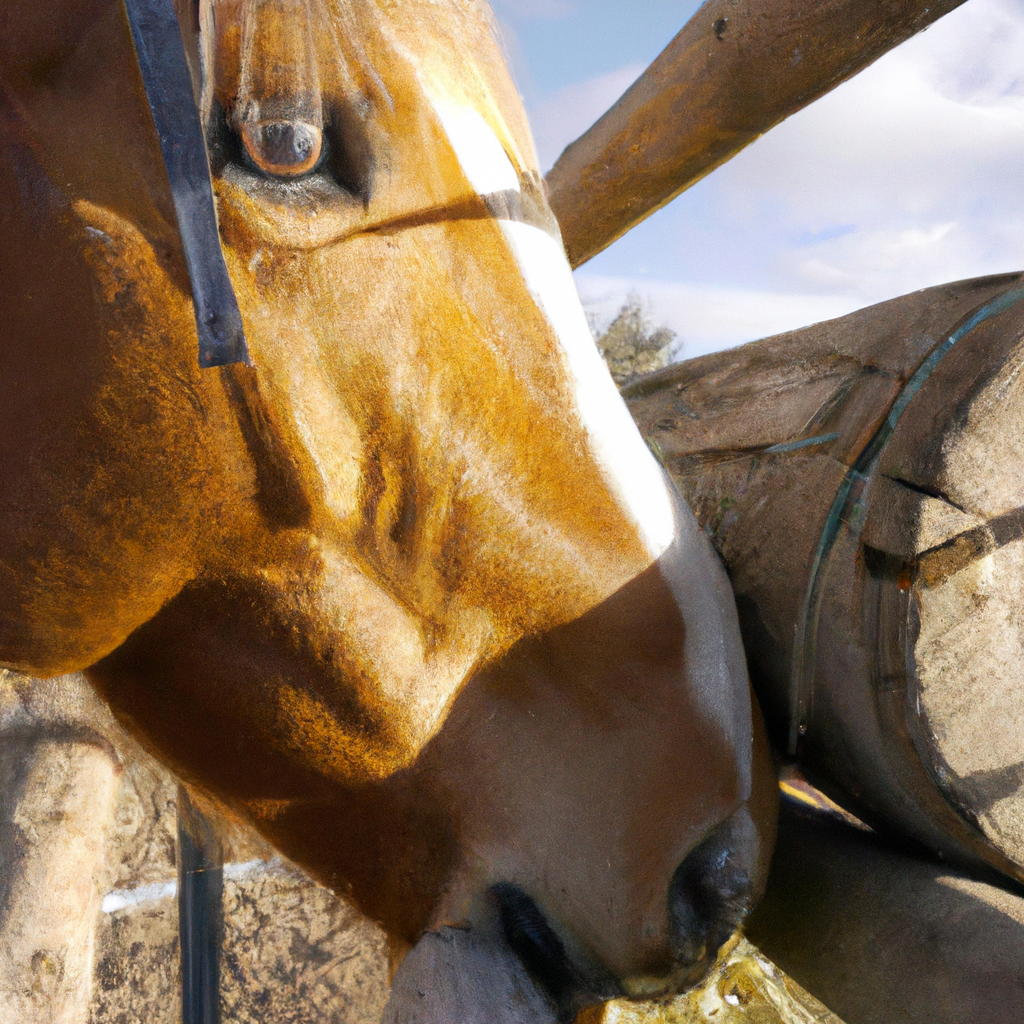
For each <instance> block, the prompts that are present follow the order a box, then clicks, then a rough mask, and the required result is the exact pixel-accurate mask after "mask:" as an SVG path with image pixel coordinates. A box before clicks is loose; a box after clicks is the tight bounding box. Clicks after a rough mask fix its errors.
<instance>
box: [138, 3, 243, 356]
mask: <svg viewBox="0 0 1024 1024" xmlns="http://www.w3.org/2000/svg"><path fill="white" fill-rule="evenodd" d="M124 4H125V8H126V9H127V11H128V21H129V23H130V24H131V28H132V39H133V40H134V42H135V53H136V57H137V59H138V62H139V70H140V71H141V72H142V81H143V83H144V84H145V87H146V98H147V100H149V109H150V111H151V112H152V114H153V124H154V125H155V127H156V132H157V135H158V136H159V137H160V149H161V150H162V152H163V156H164V165H165V167H166V168H167V177H168V178H169V179H170V183H171V195H172V196H173V198H174V212H175V214H176V216H177V218H178V231H179V232H180V234H181V241H182V245H183V246H184V250H185V263H186V265H187V267H188V276H189V280H190V281H191V283H192V302H193V304H194V306H195V312H196V329H197V330H198V332H199V365H200V366H226V365H227V364H229V363H248V362H249V350H248V347H247V345H246V343H245V332H244V331H243V329H242V314H241V313H240V312H239V309H238V299H237V298H236V297H235V290H234V288H233V287H232V285H231V279H230V278H229V277H228V268H227V265H226V264H225V262H224V253H223V252H222V251H221V247H220V234H219V232H218V230H217V214H216V211H215V209H214V205H213V186H212V185H211V183H210V163H209V159H208V158H207V154H206V141H205V139H204V137H203V128H202V124H201V122H200V119H199V110H198V109H197V107H196V101H195V96H194V95H193V93H192V80H191V77H190V76H189V70H188V63H187V61H186V59H185V47H184V44H183V43H182V40H181V32H180V29H179V28H178V18H177V14H176V13H175V10H174V3H173V0H124Z"/></svg>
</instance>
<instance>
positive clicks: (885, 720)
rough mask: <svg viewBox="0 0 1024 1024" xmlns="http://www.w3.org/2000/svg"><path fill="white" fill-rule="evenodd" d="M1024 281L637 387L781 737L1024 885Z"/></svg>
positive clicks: (933, 837)
mask: <svg viewBox="0 0 1024 1024" xmlns="http://www.w3.org/2000/svg"><path fill="white" fill-rule="evenodd" d="M1022 334H1024V288H1022V279H1021V278H1020V277H1017V276H1004V277H998V278H984V279H980V280H976V281H968V282H962V283H959V284H954V285H947V286H943V287H939V288H932V289H928V290H926V291H923V292H918V293H915V294H913V295H909V296H905V297H903V298H901V299H894V300H892V301H891V302H886V303H882V304H881V305H878V306H874V307H871V308H869V309H866V310H862V311H860V312H858V313H854V314H852V315H850V316H847V317H843V318H841V319H839V320H835V321H831V322H829V323H825V324H819V325H817V326H815V327H809V328H806V329H804V330H801V331H794V332H792V333H790V334H787V335H781V336H779V337H777V338H769V339H767V340H765V341H760V342H755V343H753V344H751V345H746V346H744V347H742V348H739V349H735V350H732V351H729V352H724V353H719V354H715V355H711V356H706V357H703V358H701V359H695V360H692V361H690V362H688V363H681V364H678V365H676V366H673V367H670V368H668V369H667V370H664V371H661V372H659V373H657V374H653V375H651V376H650V377H647V378H644V379H642V380H640V381H638V382H637V383H635V384H633V385H630V386H629V387H627V388H626V389H624V394H625V395H626V397H627V401H628V402H629V405H630V408H631V410H632V412H633V415H634V417H635V418H636V420H637V422H638V424H639V426H640V429H641V432H642V433H643V434H644V436H645V437H646V438H647V439H648V443H649V444H650V446H651V447H652V448H653V449H654V451H655V452H656V453H657V454H658V455H659V457H660V458H661V460H662V462H663V463H664V465H665V466H666V468H667V469H668V471H669V472H670V474H671V475H672V477H673V479H674V480H675V482H676V484H677V485H678V487H679V489H680V491H681V492H682V494H683V496H684V497H685V498H686V499H687V500H688V501H689V503H690V505H691V506H692V508H693V509H694V511H695V513H696V514H697V517H698V519H699V520H700V521H701V523H702V524H703V525H704V527H705V529H706V530H707V532H708V534H709V535H710V536H711V538H712V540H713V542H714V544H715V546H716V547H717V549H718V551H719V553H720V554H721V556H722V558H723V559H724V561H725V563H726V566H727V568H728V571H729V573H730V577H731V579H732V583H733V586H734V589H735V592H736V597H737V603H738V607H739V612H740V619H741V624H742V628H743V634H744V642H745V645H746V650H747V657H748V661H749V664H750V668H751V675H752V678H753V680H754V684H755V687H756V689H757V692H758V696H759V698H760V700H761V703H762V707H763V709H764V711H765V713H766V717H767V719H768V722H769V727H770V730H771V733H772V735H773V739H774V742H775V743H776V745H777V746H778V747H779V748H781V749H782V750H783V751H785V752H787V753H788V754H790V755H791V756H795V757H798V758H799V759H800V761H801V763H802V764H803V765H804V767H805V770H806V771H807V773H808V775H809V776H810V777H811V778H812V781H815V782H816V783H817V784H818V785H819V786H820V788H822V789H823V790H824V791H825V792H827V793H828V794H829V795H830V796H832V797H833V799H835V800H837V802H839V803H841V804H843V805H844V806H846V807H848V808H849V809H850V810H852V811H853V812H854V813H855V814H857V816H858V817H860V818H862V819H863V820H865V821H868V822H869V823H871V824H873V825H875V826H876V827H880V828H888V829H889V830H890V831H895V832H899V833H901V834H903V835H906V836H910V837H911V838H913V839H915V840H917V841H918V842H920V843H921V844H923V845H924V846H926V847H927V848H929V849H930V850H931V851H933V853H936V854H938V855H940V856H944V857H947V858H949V859H950V860H952V861H955V862H958V863H960V864H963V865H966V866H969V867H970V868H971V869H972V870H975V871H981V872H983V873H984V872H989V873H992V874H994V872H1002V873H1003V874H1005V875H1008V876H1010V877H1012V878H1014V879H1017V880H1018V881H1024V868H1022V865H1024V789H1022V783H1024V598H1022V596H1021V595H1022V591H1021V586H1020V581H1021V579H1022V577H1024V445H1022V442H1021V438H1022V437H1024V373H1022V372H1021V371H1022V370H1024V347H1022V345H1021V337H1022Z"/></svg>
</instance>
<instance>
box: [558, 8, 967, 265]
mask: <svg viewBox="0 0 1024 1024" xmlns="http://www.w3.org/2000/svg"><path fill="white" fill-rule="evenodd" d="M961 3H963V0H818V2H816V3H813V4H809V3H806V2H803V0H782V2H779V0H708V2H707V3H705V4H704V5H703V6H702V7H701V8H700V10H699V11H697V13H696V14H695V15H694V16H693V18H691V19H690V21H689V22H687V24H686V25H685V26H684V28H683V29H682V31H681V32H680V33H679V34H678V35H677V36H676V37H675V39H673V40H672V42H671V43H670V44H669V45H668V46H667V47H666V49H665V50H664V51H663V52H662V54H661V55H660V56H659V57H658V58H657V60H655V62H654V63H653V64H652V65H651V66H650V67H649V68H648V69H647V70H646V71H645V72H644V74H643V75H642V76H641V77H640V78H639V79H638V80H637V81H636V82H635V83H634V84H633V85H632V86H631V87H630V89H629V90H628V91H627V92H626V93H625V95H624V96H623V97H622V98H621V99H620V100H619V101H618V102H617V103H616V104H615V106H614V107H612V108H611V110H609V111H608V112H607V113H606V114H605V115H604V116H603V117H601V119H600V120H599V121H598V122H597V123H596V124H594V125H593V126H592V127H591V128H590V129H588V130H587V131H586V132H585V133H584V134H583V135H582V136H581V137H580V138H579V139H577V140H576V141H575V142H574V143H572V144H571V145H570V146H569V147H568V148H567V149H566V150H565V152H564V153H563V154H562V155H561V156H560V157H559V159H558V161H557V162H556V163H555V166H554V167H553V168H552V169H551V171H550V172H549V173H548V175H547V186H548V198H549V201H550V203H551V208H552V209H553V210H554V212H555V216H556V217H557V218H558V221H559V223H560V225H561V228H562V237H563V239H564V241H565V246H566V251H567V252H568V254H569V259H570V261H571V262H572V264H573V266H574V267H577V266H579V265H580V264H582V263H585V262H586V261H587V260H589V259H590V258H591V257H592V256H595V255H597V253H599V252H600V251H601V250H602V249H604V248H605V247H606V246H608V245H610V244H611V243H612V242H614V241H615V239H616V238H619V237H620V236H621V235H623V234H625V233H626V232H627V231H628V230H629V229H630V228H632V227H634V226H635V225H636V224H637V223H639V222H640V221H641V220H643V219H644V218H645V217H647V216H649V215H650V214H652V213H654V211H655V210H658V209H660V208H661V207H662V206H664V205H665V204H666V203H668V202H669V201H670V200H672V199H673V198H675V197H676V196H677V195H679V193H680V192H682V191H683V190H684V189H687V188H689V187H690V186H691V185H693V184H694V183H695V182H697V181H699V180H700V179H701V178H703V177H704V176H705V175H706V174H708V173H709V172H711V171H713V170H714V169H715V168H716V167H718V166H719V165H720V164H723V163H724V162H725V161H726V160H728V159H729V158H730V157H733V156H735V155H736V154H737V153H738V152H739V151H740V150H741V149H743V148H744V147H745V146H747V145H749V144H750V143H751V142H753V141H754V140H755V139H756V138H758V136H760V135H763V134H764V133H765V132H766V131H768V129H769V128H771V127H773V126H774V125H776V124H778V123H779V122H780V121H782V120H784V119H785V118H787V117H789V115H790V114H793V113H795V112H796V111H797V110H799V109H800V108H801V107H805V106H806V105H807V104H808V103H811V102H812V101H813V100H815V99H817V98H818V97H819V96H822V95H824V94H825V93H826V92H828V91H829V90H830V89H833V88H834V87H835V86H837V85H839V84H840V82H843V81H845V80H846V79H847V78H850V77H851V76H852V75H855V74H856V73H857V72H858V71H860V70H862V69H863V68H865V67H867V65H869V64H870V63H872V61H874V60H876V59H877V58H878V57H881V56H882V54H884V53H886V52H887V51H888V50H890V49H892V48H893V47H894V46H897V45H898V44H899V43H902V42H903V41H904V40H905V39H908V38H910V36H912V35H914V34H915V33H917V32H920V31H921V30H922V29H924V28H927V27H928V25H930V24H931V23H932V22H934V21H935V20H936V19H938V18H940V17H942V15H944V14H946V13H948V12H949V11H951V10H953V9H954V8H955V7H958V6H959V5H960V4H961Z"/></svg>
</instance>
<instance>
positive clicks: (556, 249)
mask: <svg viewBox="0 0 1024 1024" xmlns="http://www.w3.org/2000/svg"><path fill="white" fill-rule="evenodd" d="M499 223H500V225H501V230H502V233H503V234H504V235H505V238H506V239H507V240H508V242H509V245H510V246H511V248H512V252H513V253H514V254H515V257H516V261H517V262H518V264H519V269H520V272H521V273H522V275H523V279H524V281H525V282H526V287H527V288H529V290H530V292H531V293H532V295H533V297H534V299H535V300H536V302H537V305H538V306H539V307H540V308H541V310H543V312H544V314H545V315H546V316H547V318H548V320H549V321H550V323H551V326H552V327H553V328H554V330H555V334H556V335H557V336H558V339H559V341H560V342H561V343H562V349H563V351H564V352H565V355H566V361H567V362H568V364H569V370H570V372H571V373H572V376H573V379H574V383H575V385H576V387H575V393H576V408H577V410H578V412H579V416H580V419H581V420H582V421H583V426H584V428H585V429H586V431H587V434H588V435H589V437H590V443H591V447H592V449H593V451H594V454H595V456H596V457H597V461H598V463H599V465H600V466H601V469H602V470H603V472H604V476H605V479H606V480H607V481H608V483H609V485H610V488H611V490H612V492H613V493H614V494H615V496H616V497H617V498H618V499H619V501H620V502H621V504H623V505H624V506H625V507H626V508H627V509H628V510H629V511H630V513H631V514H632V516H633V518H634V519H635V520H636V523H637V526H638V527H639V528H640V533H641V535H642V536H643V539H644V542H645V544H646V546H647V550H648V552H649V553H650V555H651V558H652V559H653V558H658V557H659V556H660V555H661V554H663V553H664V551H665V549H666V548H668V546H669V545H670V544H671V543H672V541H673V539H674V537H675V518H674V516H673V513H672V502H671V499H670V498H669V495H668V490H667V489H666V487H665V478H664V476H663V475H662V471H661V467H660V466H659V465H658V464H657V462H655V460H654V456H653V455H652V454H651V453H650V451H649V450H648V448H647V445H645V444H644V442H643V439H642V438H641V437H640V433H639V431H638V430H637V429H636V424H635V423H634V422H633V418H632V416H630V414H629V410H628V409H627V408H626V403H625V402H624V401H623V400H622V396H621V395H620V394H619V392H618V389H617V388H616V387H615V382H614V381H613V380H612V378H611V375H610V374H609V373H608V368H607V367H606V366H605V364H604V360H603V359H602V358H601V355H600V353H599V352H598V351H597V346H596V345H595V344H594V338H593V336H592V335H591V333H590V327H589V325H588V324H587V317H586V314H585V313H584V312H583V306H582V305H581V304H580V299H579V295H578V293H577V291H576V285H575V282H574V281H573V279H572V271H571V270H570V269H569V262H568V260H567V259H566V258H565V253H564V252H563V250H562V247H561V246H560V245H559V244H558V242H556V241H555V239H553V238H552V237H551V236H550V235H549V234H548V233H547V232H546V231H542V230H541V229H540V228H535V227H532V226H531V225H529V224H521V223H518V222H516V221H508V220H503V221H499Z"/></svg>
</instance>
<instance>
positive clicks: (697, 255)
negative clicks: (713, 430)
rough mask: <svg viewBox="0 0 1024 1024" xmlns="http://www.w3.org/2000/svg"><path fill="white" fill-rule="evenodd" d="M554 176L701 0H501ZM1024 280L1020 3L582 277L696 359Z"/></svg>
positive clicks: (784, 133) (837, 97)
mask: <svg viewBox="0 0 1024 1024" xmlns="http://www.w3.org/2000/svg"><path fill="white" fill-rule="evenodd" d="M492 5H493V7H494V9H495V13H496V15H497V17H498V20H499V22H500V24H501V29H502V33H503V43H504V46H505V49H506V52H507V54H508V58H509V62H510V64H511V67H512V72H513V75H514V76H515V79H516V82H517V85H518V86H519V90H520V92H521V93H522V96H523V99H524V102H525V104H526V109H527V112H528V114H529V116H530V122H531V125H532V127H533V131H534V137H535V139H536V142H537V148H538V152H539V154H540V158H541V162H542V164H543V166H544V169H545V170H546V169H547V168H548V167H550V166H551V164H552V163H554V161H555V159H556V158H557V157H558V154H559V153H560V152H561V151H562V149H564V147H565V146H566V145H568V144H569V143H570V142H571V141H573V139H575V138H576V137H578V136H579V135H580V134H581V133H582V132H584V131H585V130H586V129H587V128H588V127H589V126H590V124H592V123H593V121H594V120H596V119H597V118H598V117H599V116H600V115H601V114H602V113H603V112H604V111H605V110H606V109H607V108H608V107H609V106H611V105H612V103H614V101H615V100H616V99H617V98H618V97H619V96H620V95H621V94H622V92H623V91H624V90H625V89H626V88H627V87H628V86H629V84H630V83H631V82H632V81H633V80H634V79H635V78H636V77H637V76H638V75H639V74H640V73H641V72H642V71H643V69H644V68H645V67H646V66H647V64H649V63H650V62H651V61H652V60H653V59H654V58H655V57H656V56H657V54H658V53H659V52H660V51H661V50H662V49H663V48H664V47H665V46H666V45H667V44H668V42H669V41H670V40H671V39H672V37H673V36H674V35H675V33H676V32H678V30H679V29H680V28H681V27H682V25H683V24H684V23H685V22H686V21H687V19H688V18H690V17H691V16H692V15H693V14H694V13H695V12H696V10H697V8H698V7H699V4H698V3H695V2H693V0H492ZM1022 269H1024V0H967V2H966V3H965V4H964V5H963V6H962V7H960V8H958V9H957V10H955V11H953V12H952V13H951V14H948V15H946V17H945V18H942V19H941V20H940V21H938V22H936V23H935V24H934V25H933V26H932V27H931V28H930V29H928V30H927V31H925V32H923V33H921V34H920V35H918V36H916V37H914V38H913V39H911V40H909V41H908V42H906V43H904V44H903V45H902V46H900V47H897V48H896V49H895V50H893V51H891V52H890V53H888V54H887V55H886V56H884V57H883V58H882V59H881V60H879V61H877V62H876V63H875V64H873V65H872V66H871V67H869V68H868V69H867V70H865V71H863V72H861V74H860V75H858V76H856V77H855V78H853V79H851V80H850V81H849V82H847V83H845V84H844V85H841V86H840V87H839V88H838V89H836V90H834V91H833V92H831V93H830V94H828V95H827V96H825V97H823V98H822V99H820V100H818V101H817V102H816V103H814V104H812V105H811V106H810V107H807V108H805V109H804V110H802V111H800V112H799V113H797V114H795V115H794V116H793V117H791V118H789V119H788V120H787V121H785V122H783V123H782V124H781V125H779V126H778V127H776V128H774V129H773V130H772V131H771V132H769V133H768V134H767V135H765V136H763V137H762V138H761V139H759V140H758V141H757V142H755V143H754V144H753V145H752V146H749V147H748V148H747V149H746V150H744V151H743V152H742V153H740V154H739V155H738V156H737V157H735V158H733V160H731V161H730V162H729V163H728V164H726V165H725V166H724V167H722V168H720V169H718V170H717V171H715V172H714V173H713V174H712V175H710V176H709V177H707V178H705V179H704V180H703V181H701V182H699V183H698V184H697V185H695V186H694V187H693V188H691V189H689V190H688V191H687V192H684V193H683V195H681V196H680V197H679V198H678V199H676V200H675V201H674V202H673V203H671V204H670V205H669V206H667V207H666V208H664V209H663V210H661V211H660V212H659V213H657V214H655V215H654V216H653V217H650V218H648V220H647V221H645V222H644V223H643V224H641V225H640V226H638V227H637V228H634V230H633V231H631V232H630V233H629V234H627V235H626V236H625V237H624V238H622V239H620V240H619V241H618V242H616V243H615V244H614V245H612V246H611V247H610V248H608V249H607V250H605V252H603V253H601V254H600V255H599V256H597V257H596V258H595V259H593V260H591V261H590V262H589V263H588V264H586V265H585V266H584V267H582V268H581V269H580V270H578V271H577V273H576V282H577V286H578V288H579V291H580V294H581V296H582V298H583V300H584V304H585V305H586V306H587V308H588V310H590V311H592V312H593V313H595V314H596V317H597V319H598V321H599V323H600V322H607V321H609V320H610V319H611V317H612V316H613V315H614V313H615V312H616V311H617V310H618V309H619V308H620V306H621V305H622V303H623V302H624V301H625V299H626V297H627V296H628V295H629V294H630V293H635V294H637V295H638V296H639V297H640V298H641V300H642V301H643V303H644V304H645V306H646V308H647V310H648V311H649V313H650V315H651V317H652V318H653V319H654V320H655V321H656V322H657V323H659V324H665V325H667V326H669V327H671V328H672V329H673V330H674V331H675V332H676V333H677V335H678V338H679V342H678V344H679V352H678V353H677V354H678V355H679V356H681V357H690V356H695V355H699V354H701V353H704V352H709V351H714V350H716V349H720V348H724V347H728V346H730V345H735V344H738V343H741V342H744V341H750V340H753V339H755V338H759V337H764V336H767V335H769V334H775V333H778V332H780V331H784V330H790V329H792V328H796V327H801V326H804V325H806V324H810V323H815V322H818V321H820V320H824V319H828V318H830V317H834V316H840V315H842V314H844V313H848V312H851V311H852V310H855V309H859V308H861V307H863V306H866V305H870V304H872V303H874V302H880V301H882V300H884V299H888V298H892V297H894V296H896V295H902V294H905V293H906V292H910V291H914V290H916V289H918V288H924V287H928V286H929V285H935V284H941V283H943V282H946V281H954V280H959V279H962V278H967V277H976V276H979V275H982V274H992V273H1002V272H1005V271H1014V270H1022Z"/></svg>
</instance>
